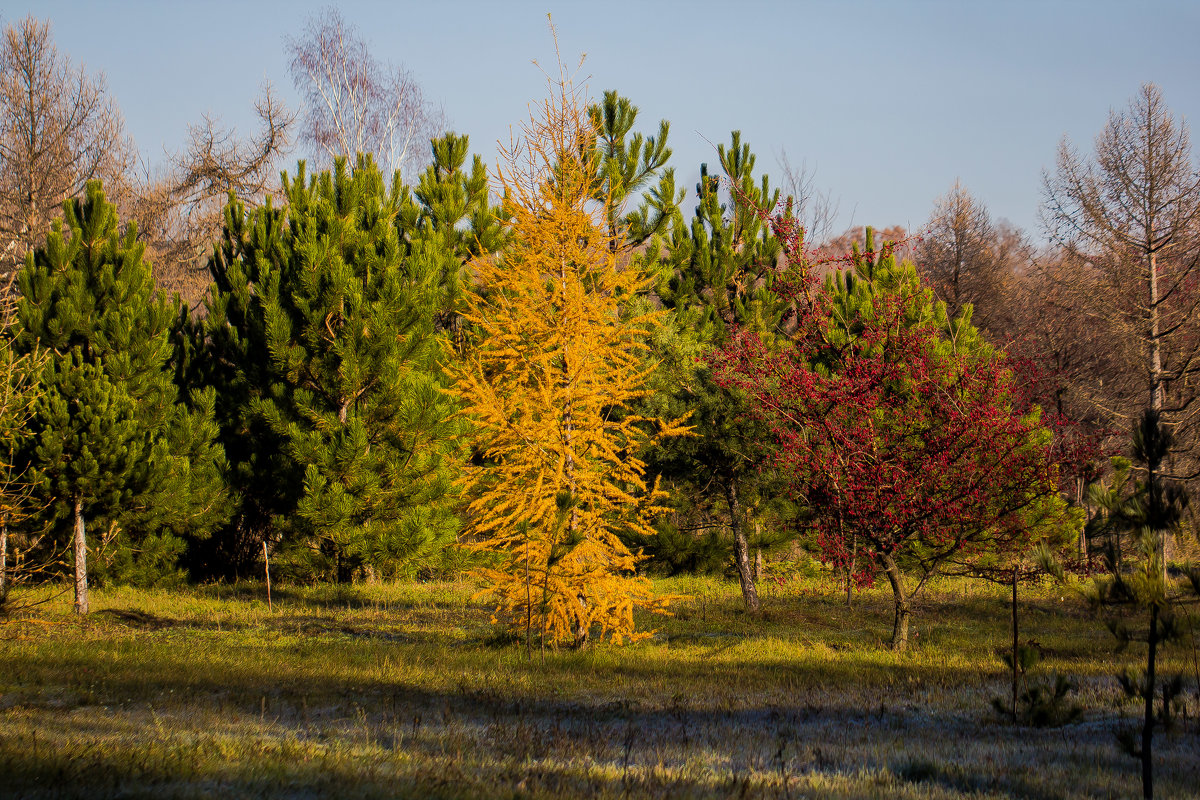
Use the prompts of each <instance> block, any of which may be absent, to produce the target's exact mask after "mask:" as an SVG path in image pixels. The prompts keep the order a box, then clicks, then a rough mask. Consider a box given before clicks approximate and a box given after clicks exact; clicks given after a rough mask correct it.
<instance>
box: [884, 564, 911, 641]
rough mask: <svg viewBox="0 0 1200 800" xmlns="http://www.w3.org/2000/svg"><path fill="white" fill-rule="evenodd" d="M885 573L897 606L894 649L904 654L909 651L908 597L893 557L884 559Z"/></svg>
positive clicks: (893, 625)
mask: <svg viewBox="0 0 1200 800" xmlns="http://www.w3.org/2000/svg"><path fill="white" fill-rule="evenodd" d="M883 566H884V573H885V574H886V575H887V579H888V583H890V584H891V585H892V599H893V601H894V602H895V606H896V618H895V621H894V622H893V623H892V649H893V650H895V651H896V652H897V653H903V652H904V651H905V650H907V649H908V617H909V607H908V595H906V594H905V593H904V576H903V575H901V574H900V567H899V566H897V565H896V560H895V559H893V558H892V557H891V556H884V557H883Z"/></svg>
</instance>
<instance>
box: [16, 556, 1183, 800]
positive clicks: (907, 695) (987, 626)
mask: <svg viewBox="0 0 1200 800" xmlns="http://www.w3.org/2000/svg"><path fill="white" fill-rule="evenodd" d="M767 587H769V588H767ZM658 588H659V590H660V591H664V592H673V593H682V594H687V595H690V599H689V600H687V601H684V602H681V603H679V604H678V605H677V607H676V610H677V614H676V616H675V617H671V618H658V619H646V620H642V625H643V627H655V628H656V630H657V632H656V635H655V637H654V638H653V639H652V640H649V641H646V642H642V643H639V644H636V645H632V646H628V647H624V648H616V647H609V646H605V645H597V646H593V647H590V648H588V649H585V650H582V651H560V652H557V653H555V652H549V653H546V654H545V655H544V656H542V655H541V654H539V653H536V652H535V653H534V654H533V657H532V659H530V658H528V657H527V654H526V652H525V649H524V648H523V647H522V646H521V645H520V644H517V643H513V642H511V641H509V640H506V639H504V638H503V637H498V636H497V635H496V630H495V628H494V627H493V626H492V625H491V624H490V623H489V616H490V615H489V610H488V609H487V608H486V607H484V606H483V605H481V604H480V603H478V602H474V601H472V600H471V596H472V594H473V587H472V586H471V585H469V584H466V583H434V584H417V585H396V586H355V587H347V588H338V587H318V588H314V589H291V590H279V589H277V590H276V592H275V595H274V598H273V600H274V610H273V611H271V610H268V608H267V603H266V597H265V594H264V592H263V590H262V587H260V586H256V585H250V584H246V585H238V586H215V585H214V586H205V587H198V588H194V589H190V590H183V591H172V592H154V591H134V590H128V589H113V590H108V591H102V592H97V593H96V594H95V595H94V596H93V600H92V608H93V609H94V611H93V613H92V615H91V616H90V617H89V618H88V619H87V620H86V621H78V620H76V619H74V618H73V615H72V614H71V612H70V602H69V597H65V596H64V597H62V598H59V599H57V600H55V601H54V602H52V603H49V604H47V605H45V606H42V607H41V608H40V609H39V610H38V613H37V615H36V616H35V617H33V618H26V619H11V620H9V621H8V622H7V623H6V624H4V625H3V626H0V636H3V641H0V796H5V797H22V798H51V797H53V798H59V797H80V798H89V800H98V798H105V797H129V798H138V797H148V798H155V800H166V799H167V798H186V797H197V798H199V797H213V796H219V797H226V798H232V797H298V798H309V797H413V798H417V797H478V798H493V797H586V798H607V797H611V798H624V797H661V798H693V797H694V798H709V797H711V798H718V797H719V798H727V797H764V798H801V797H810V798H812V797H822V798H824V797H830V798H841V797H867V798H968V797H969V798H1003V797H1023V798H1039V799H1040V798H1066V797H1137V796H1140V791H1141V789H1140V783H1139V779H1138V773H1137V765H1136V763H1135V762H1134V760H1133V759H1132V758H1130V757H1129V756H1127V755H1125V754H1124V753H1123V752H1122V751H1121V750H1120V749H1119V748H1118V746H1117V744H1116V742H1115V739H1114V735H1113V732H1114V731H1115V730H1116V729H1117V728H1118V726H1121V725H1130V726H1131V725H1133V724H1135V720H1134V718H1135V716H1136V714H1137V712H1138V709H1136V708H1134V707H1132V706H1129V705H1126V704H1124V703H1123V702H1122V701H1121V700H1120V698H1119V691H1118V688H1117V684H1116V681H1115V680H1114V679H1113V678H1112V674H1113V673H1114V672H1116V671H1118V670H1120V669H1121V668H1122V667H1123V666H1124V665H1125V664H1132V663H1134V662H1135V661H1136V658H1137V657H1138V656H1139V655H1140V654H1139V653H1137V652H1134V651H1131V652H1129V653H1126V654H1124V655H1118V654H1116V653H1114V652H1113V646H1112V644H1113V639H1112V636H1111V635H1110V634H1109V633H1108V631H1107V630H1106V628H1105V627H1104V625H1103V624H1102V622H1100V621H1099V620H1097V619H1095V618H1093V617H1092V616H1091V615H1090V614H1089V612H1088V610H1087V607H1086V604H1085V603H1084V602H1083V600H1082V599H1081V598H1080V597H1079V596H1078V595H1077V594H1076V593H1074V592H1073V591H1072V590H1070V589H1061V588H1054V587H1050V586H1046V587H1043V588H1042V589H1038V590H1030V591H1027V592H1026V593H1025V599H1024V602H1023V616H1022V625H1023V628H1024V631H1023V633H1024V634H1025V635H1024V636H1023V637H1022V638H1026V637H1032V638H1035V639H1037V640H1038V641H1039V642H1040V643H1041V645H1042V647H1043V649H1044V651H1045V656H1044V661H1043V663H1042V664H1041V665H1039V668H1038V675H1037V676H1035V677H1042V678H1044V677H1045V676H1047V675H1048V674H1049V673H1050V672H1051V671H1058V672H1060V673H1063V674H1067V675H1070V676H1072V677H1074V678H1075V679H1076V680H1077V681H1078V683H1079V686H1080V691H1079V692H1078V695H1077V698H1076V700H1077V702H1079V703H1080V704H1082V706H1083V707H1084V709H1085V712H1084V714H1083V716H1082V718H1081V719H1080V720H1079V721H1077V722H1074V723H1071V724H1068V725H1065V726H1062V727H1056V728H1031V727H1026V726H1020V725H1018V726H1014V725H1012V724H1010V723H1009V722H1007V721H1005V720H1004V719H1002V718H1001V717H1000V716H998V715H997V714H996V712H995V711H993V710H992V709H991V704H990V701H991V698H993V697H1002V696H1005V695H1006V693H1007V691H1008V689H1007V686H1008V683H1007V681H1008V677H1007V675H1006V673H1004V671H1003V666H1002V665H1001V664H1000V662H999V660H998V659H997V658H996V656H995V653H996V652H997V651H998V650H1000V649H1001V648H1003V647H1005V646H1006V643H1007V642H1008V637H1009V632H1008V628H1007V624H1008V607H1007V603H1006V595H1005V591H1006V590H1005V589H1003V588H1002V587H991V586H988V585H984V584H979V583H967V582H946V583H943V584H940V585H938V586H935V587H933V590H932V591H931V592H930V593H929V594H927V595H926V596H925V598H924V600H923V602H922V603H921V605H920V606H919V607H918V611H917V616H916V617H915V619H914V624H915V626H916V627H915V630H916V633H917V637H916V639H915V646H914V647H913V650H912V652H910V653H907V654H903V655H900V654H894V653H892V652H890V651H889V650H887V649H886V647H885V642H886V640H887V638H888V637H889V635H890V631H891V617H890V613H891V610H890V604H889V598H888V596H886V595H885V594H884V593H883V591H882V590H876V591H872V592H867V593H866V594H864V595H863V596H861V597H860V598H859V599H858V602H857V606H856V608H854V609H853V610H852V611H851V610H847V609H846V607H845V605H844V602H843V598H842V597H841V595H840V594H839V593H838V591H837V589H836V587H835V586H834V585H833V584H832V583H828V582H823V581H821V580H801V581H796V582H792V583H790V584H788V585H786V586H783V587H779V586H775V585H774V584H770V583H768V584H767V585H766V587H765V588H767V592H766V596H765V598H764V607H765V613H764V614H763V615H762V617H761V618H757V619H751V618H748V617H746V616H745V615H744V614H743V613H742V611H741V610H740V609H741V603H740V596H739V595H738V593H737V587H736V585H733V584H728V583H724V582H719V581H715V580H701V579H687V580H669V581H667V580H664V581H659V582H658ZM1166 669H1174V670H1177V671H1183V672H1186V673H1187V674H1188V675H1189V676H1191V675H1192V674H1193V671H1194V666H1193V662H1192V651H1191V649H1190V646H1189V647H1188V648H1176V649H1174V650H1169V651H1167V654H1166ZM1188 687H1189V688H1188V690H1187V692H1188V696H1189V700H1188V703H1189V712H1188V713H1189V716H1188V718H1187V719H1185V720H1183V722H1182V724H1181V725H1180V726H1179V729H1178V730H1177V731H1176V732H1174V733H1171V734H1161V735H1159V736H1157V737H1156V740H1155V746H1156V755H1157V759H1156V779H1157V781H1158V783H1157V787H1158V796H1159V797H1165V798H1186V797H1200V738H1198V736H1197V730H1196V719H1195V711H1196V689H1195V683H1194V678H1191V677H1189V680H1188Z"/></svg>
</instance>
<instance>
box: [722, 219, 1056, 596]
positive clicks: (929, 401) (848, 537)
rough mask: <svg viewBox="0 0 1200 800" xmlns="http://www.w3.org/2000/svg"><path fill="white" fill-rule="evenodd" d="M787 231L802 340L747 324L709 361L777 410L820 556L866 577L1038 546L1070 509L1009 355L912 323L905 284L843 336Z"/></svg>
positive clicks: (758, 406) (775, 444)
mask: <svg viewBox="0 0 1200 800" xmlns="http://www.w3.org/2000/svg"><path fill="white" fill-rule="evenodd" d="M782 233H783V236H782V237H781V238H783V239H784V242H785V244H786V245H788V249H789V252H790V253H792V254H793V255H794V256H795V258H794V260H793V261H792V263H793V264H794V265H796V266H797V267H798V268H797V269H796V270H795V272H794V276H795V277H794V279H793V283H792V290H791V293H792V296H793V298H794V299H795V301H796V302H797V305H798V310H797V319H798V325H799V327H798V330H797V331H796V334H795V336H794V338H793V341H792V346H791V347H790V348H788V349H785V350H783V351H781V352H768V350H767V348H766V347H765V346H764V345H763V343H762V341H761V340H760V339H759V338H758V337H757V336H756V335H754V334H752V333H748V332H744V331H743V332H740V333H739V334H738V335H736V336H734V337H733V338H732V340H731V342H730V344H729V345H728V346H727V347H726V348H724V349H723V350H722V351H720V352H718V353H716V354H715V355H714V356H713V357H712V359H711V362H710V363H711V365H712V367H713V370H714V374H715V376H716V379H717V381H718V382H719V383H721V384H722V385H724V386H726V387H730V388H736V389H738V390H740V391H742V392H744V393H745V394H746V396H747V397H748V398H749V400H750V405H751V407H752V408H753V409H754V413H756V414H758V415H759V416H760V417H761V418H762V419H763V420H764V421H766V422H767V425H768V429H769V431H770V436H771V440H772V441H771V442H770V444H771V445H772V451H773V453H774V466H775V467H776V468H778V469H779V470H780V473H781V474H782V476H783V477H784V479H785V480H786V481H787V482H788V484H789V486H790V488H791V490H792V491H793V492H794V493H795V496H796V498H797V500H799V501H800V502H801V503H802V504H803V505H804V506H805V507H807V509H808V514H807V516H806V518H805V520H804V521H803V523H802V524H804V525H806V526H808V527H809V528H810V529H811V531H812V532H813V533H814V534H815V540H816V542H817V543H818V545H819V546H820V548H821V551H822V553H823V555H824V557H825V559H826V560H828V561H832V562H834V563H835V564H838V565H839V566H841V567H843V568H844V567H846V566H847V565H848V564H850V562H851V561H852V560H853V561H854V563H855V568H856V570H857V573H858V574H857V577H858V578H859V579H860V580H870V579H872V578H873V577H874V576H875V575H876V574H878V571H880V570H887V569H889V566H890V567H894V566H895V561H894V559H895V558H896V557H898V556H899V555H900V554H901V553H903V555H904V556H905V557H906V558H907V559H912V560H915V561H916V562H918V563H919V564H920V565H921V566H922V567H923V570H922V572H923V574H924V575H928V574H931V573H932V572H933V571H935V570H936V569H937V568H938V567H939V565H941V564H943V563H945V562H946V561H948V560H954V561H958V560H960V559H964V560H965V559H971V558H974V557H976V556H978V555H980V554H981V553H984V552H988V553H992V552H997V551H999V552H1001V553H1003V552H1012V551H1014V550H1019V549H1021V548H1024V547H1025V546H1027V545H1028V543H1029V541H1030V540H1031V538H1033V537H1034V536H1035V528H1036V527H1038V525H1039V523H1045V522H1046V521H1047V520H1046V519H1045V515H1047V514H1051V515H1053V514H1055V513H1058V512H1059V511H1060V510H1061V503H1060V502H1059V501H1058V498H1057V492H1058V487H1057V468H1056V466H1055V463H1054V459H1053V452H1052V447H1051V444H1052V437H1051V435H1050V433H1049V432H1048V431H1047V430H1045V429H1044V428H1043V427H1042V425H1041V423H1040V422H1039V419H1038V417H1037V415H1036V414H1029V413H1025V412H1027V410H1028V406H1027V405H1026V404H1024V403H1023V402H1022V398H1021V397H1019V396H1018V394H1017V392H1016V390H1015V388H1014V381H1013V374H1012V372H1011V371H1010V370H1009V368H1008V367H1007V365H1006V364H1005V363H1004V361H1003V359H1002V358H1001V357H1000V356H998V355H996V354H994V353H993V352H992V351H991V350H990V349H983V350H976V351H974V352H956V351H955V350H954V349H953V348H950V347H949V346H948V345H947V343H946V342H944V341H941V332H940V331H939V330H938V328H937V327H936V326H935V325H932V324H918V325H911V324H906V323H905V318H906V310H907V309H908V308H909V304H911V303H913V302H919V301H920V298H919V297H915V296H914V297H907V296H904V295H903V294H888V293H880V294H878V295H876V297H875V302H874V309H875V313H874V314H873V315H863V318H861V319H859V320H856V323H857V324H856V327H855V330H856V335H855V336H854V337H851V338H850V340H849V341H848V343H845V344H841V345H838V346H834V345H833V344H831V342H830V338H829V336H828V335H827V334H828V331H829V326H830V320H829V316H828V307H829V306H828V298H827V297H826V296H825V293H824V292H823V291H822V290H821V289H819V288H818V287H817V285H816V281H815V278H814V277H812V275H811V272H810V271H809V270H808V269H807V268H806V265H805V263H804V261H803V251H802V244H803V239H802V233H801V234H798V235H792V232H789V231H788V230H786V229H784V230H783V231H782ZM860 328H861V330H860ZM821 365H824V366H821ZM856 548H857V554H858V557H859V558H861V559H862V560H859V558H856V557H855V550H856ZM897 591H898V603H900V602H901V601H902V598H901V596H900V592H899V590H897Z"/></svg>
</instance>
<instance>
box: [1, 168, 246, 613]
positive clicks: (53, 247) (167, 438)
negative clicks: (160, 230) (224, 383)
mask: <svg viewBox="0 0 1200 800" xmlns="http://www.w3.org/2000/svg"><path fill="white" fill-rule="evenodd" d="M142 252H143V246H142V245H141V244H139V243H138V242H137V232H136V229H135V228H134V226H133V225H132V224H131V225H129V226H128V227H127V228H126V229H125V231H124V233H121V232H120V231H119V226H118V222H117V215H116V209H115V208H114V207H113V206H112V205H111V204H110V203H108V202H107V200H106V199H105V197H104V192H103V190H102V189H101V187H100V184H99V183H96V182H93V183H90V184H89V185H88V187H87V197H86V199H84V200H70V201H68V202H67V203H65V204H64V220H63V223H62V224H59V225H56V226H55V228H54V230H53V231H52V232H51V233H50V235H49V236H48V237H47V241H46V246H45V248H43V249H39V250H38V251H36V253H33V254H31V255H30V256H29V258H28V259H27V260H26V263H25V267H24V269H23V270H22V271H21V273H20V276H19V281H20V288H21V300H20V304H19V306H18V312H17V313H18V320H19V329H18V333H17V339H16V344H17V348H18V351H19V352H25V353H28V352H33V351H35V350H41V351H42V352H44V353H45V354H46V359H47V360H46V365H45V368H44V371H43V373H42V383H43V386H44V390H45V391H44V394H43V395H42V397H41V398H40V399H39V402H38V403H37V405H36V408H35V413H34V417H33V420H32V421H31V423H30V428H29V437H28V444H27V448H26V450H27V452H26V459H27V461H28V463H29V465H30V469H31V474H32V475H33V476H34V480H35V484H36V488H37V492H38V493H39V495H40V497H41V499H42V500H43V501H44V503H45V512H44V514H43V517H48V519H44V520H43V521H44V522H46V523H47V524H49V525H55V526H57V525H58V524H59V523H61V522H64V521H65V522H68V523H69V528H70V530H71V540H72V551H73V554H74V572H75V609H76V611H77V612H79V613H80V614H86V613H87V611H88V592H87V589H88V541H87V528H88V526H89V524H90V525H91V526H93V527H94V526H95V525H96V524H99V525H101V526H102V528H106V529H107V530H109V531H110V532H112V533H119V536H118V538H117V539H116V541H115V544H116V546H117V550H118V559H117V562H118V564H121V563H122V562H123V566H124V570H125V573H126V576H127V577H129V576H131V573H132V572H136V571H142V572H143V573H148V574H149V575H151V576H152V575H153V574H154V573H161V572H163V571H170V569H171V568H172V567H173V564H174V557H175V556H176V555H177V554H178V552H179V550H181V549H182V541H181V540H180V538H179V536H180V534H191V535H194V536H203V535H205V534H207V532H208V531H209V530H211V529H212V528H213V527H214V526H215V525H216V524H218V523H219V522H220V521H221V520H222V516H223V513H224V508H225V503H224V499H223V497H222V488H221V483H220V481H219V473H218V469H219V464H220V462H221V460H222V458H223V457H222V455H221V452H220V450H219V448H216V447H215V446H214V445H213V436H214V435H215V433H216V430H215V427H214V425H213V423H212V418H211V415H212V408H213V401H214V397H213V393H212V392H211V390H210V391H207V392H197V393H196V394H195V395H194V396H192V397H191V398H189V399H190V400H191V403H190V404H189V403H184V402H181V398H180V396H179V392H178V390H177V388H176V386H175V383H174V382H173V380H172V377H173V375H172V368H171V364H170V357H171V342H170V330H169V329H170V325H171V321H172V318H173V316H174V313H175V311H176V310H177V309H178V303H179V300H178V298H176V299H175V300H174V301H173V302H172V301H168V300H167V299H166V298H164V297H162V296H158V295H156V294H155V292H154V286H153V280H152V277H151V271H150V265H149V264H147V263H145V262H144V261H143V260H142Z"/></svg>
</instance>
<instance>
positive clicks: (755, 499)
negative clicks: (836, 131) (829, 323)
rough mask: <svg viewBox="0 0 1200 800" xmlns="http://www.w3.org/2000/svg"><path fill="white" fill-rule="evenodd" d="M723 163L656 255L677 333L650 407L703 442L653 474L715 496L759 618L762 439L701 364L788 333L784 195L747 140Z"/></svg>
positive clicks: (675, 443) (669, 454) (669, 448)
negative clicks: (735, 342) (778, 284)
mask: <svg viewBox="0 0 1200 800" xmlns="http://www.w3.org/2000/svg"><path fill="white" fill-rule="evenodd" d="M717 156H718V160H719V162H720V170H721V173H720V175H721V177H718V176H717V175H710V174H709V172H708V167H707V165H702V166H701V171H700V181H699V183H698V184H697V186H696V196H697V198H698V200H699V203H698V205H697V206H696V209H695V214H694V216H693V217H692V220H691V224H690V226H684V225H682V224H676V225H675V226H674V227H673V228H672V230H671V233H670V236H669V237H668V238H667V240H666V243H665V245H666V246H665V251H661V252H660V254H659V255H658V258H659V264H658V266H657V270H658V272H659V274H660V283H659V286H658V292H659V294H660V296H661V297H662V299H663V304H664V305H665V306H666V308H667V309H669V310H670V312H671V320H672V324H671V328H672V330H673V332H674V335H673V336H671V337H667V338H664V339H663V340H662V345H661V349H662V351H663V361H664V362H665V363H666V364H668V365H670V366H671V367H672V370H673V372H674V374H673V375H672V378H671V381H670V384H669V386H664V387H663V388H662V390H660V391H659V392H658V396H657V397H655V398H652V399H651V402H652V403H653V404H655V405H656V406H657V410H658V412H659V413H663V414H665V415H668V416H675V415H678V414H680V413H683V412H685V411H686V412H690V414H691V417H690V421H691V423H692V424H693V426H694V431H695V434H696V435H695V436H692V437H687V438H677V439H674V440H672V441H670V442H668V443H667V445H666V448H665V450H664V452H663V453H662V454H661V456H660V457H659V459H658V460H657V461H656V462H655V463H654V464H653V467H654V468H655V469H658V470H661V471H662V472H663V473H664V474H666V475H669V476H671V477H672V478H673V479H674V480H675V482H676V483H677V484H678V485H680V486H681V487H689V488H690V489H691V491H688V492H681V493H680V494H681V495H684V496H690V497H691V499H692V503H691V505H693V506H698V505H700V504H703V502H704V499H703V498H705V497H707V496H708V495H709V494H710V493H711V492H712V488H716V489H717V491H718V492H719V494H720V496H721V497H722V500H723V501H724V502H723V505H724V506H725V508H724V514H723V518H724V520H725V522H726V524H727V525H728V527H729V531H730V539H731V544H732V556H733V558H732V560H733V566H734V568H735V570H736V572H737V576H738V580H739V583H740V584H741V588H742V595H743V599H744V601H745V604H746V607H747V608H748V609H749V610H751V611H757V610H758V607H759V601H758V591H757V587H756V572H757V569H756V565H755V563H754V558H753V555H752V552H751V551H752V549H755V547H754V546H755V545H761V544H765V543H768V542H769V538H764V537H763V535H762V534H761V532H760V531H759V530H758V526H757V525H754V524H753V523H754V517H755V516H756V512H755V509H761V508H762V507H763V506H765V505H766V504H767V495H768V494H769V492H766V491H761V490H760V488H761V487H760V484H761V483H762V481H763V480H764V474H763V473H762V472H760V470H759V467H760V465H761V462H760V461H759V459H758V458H757V456H756V454H755V446H754V442H756V441H758V440H759V439H760V438H761V436H760V432H759V431H758V430H757V426H758V423H756V422H755V421H754V420H753V418H752V417H751V415H750V414H748V413H746V407H745V403H744V399H743V398H742V397H741V396H740V395H739V394H738V393H737V392H736V391H735V390H732V389H728V388H723V387H721V386H718V385H717V384H716V383H715V382H714V381H713V380H712V374H711V371H710V370H709V369H708V367H707V366H706V365H705V363H704V354H706V353H708V352H711V351H712V350H713V349H715V348H719V347H721V346H722V345H724V344H725V343H726V342H727V341H728V340H729V337H730V335H731V334H732V332H733V331H735V330H737V329H740V328H747V329H750V330H754V331H756V332H761V333H762V334H763V335H764V336H767V337H769V338H770V337H774V336H775V335H776V334H778V333H779V332H780V329H781V326H782V325H783V324H784V323H785V315H786V313H787V308H788V304H787V301H786V299H785V298H783V297H781V296H780V295H778V294H777V293H776V292H775V291H774V286H775V281H776V278H777V276H778V271H779V264H780V259H781V255H782V251H781V248H780V244H779V242H778V241H777V240H776V238H775V237H774V235H773V234H772V232H771V230H770V228H769V226H768V225H767V224H766V222H765V220H764V212H765V211H769V210H770V209H772V208H774V206H775V205H776V203H777V202H778V200H779V191H778V190H773V189H772V188H771V186H770V181H769V179H768V178H767V176H765V175H763V176H762V177H761V178H760V179H759V180H757V181H756V179H755V176H754V165H755V157H754V155H753V153H751V151H750V146H749V145H748V144H745V143H743V142H742V140H741V134H740V132H738V131H734V132H733V134H732V137H731V141H730V145H729V147H728V148H726V147H725V146H724V145H721V146H718V148H717ZM723 182H724V183H723ZM652 249H655V250H657V247H654V248H652ZM710 487H712V488H710ZM752 529H753V530H752Z"/></svg>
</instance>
